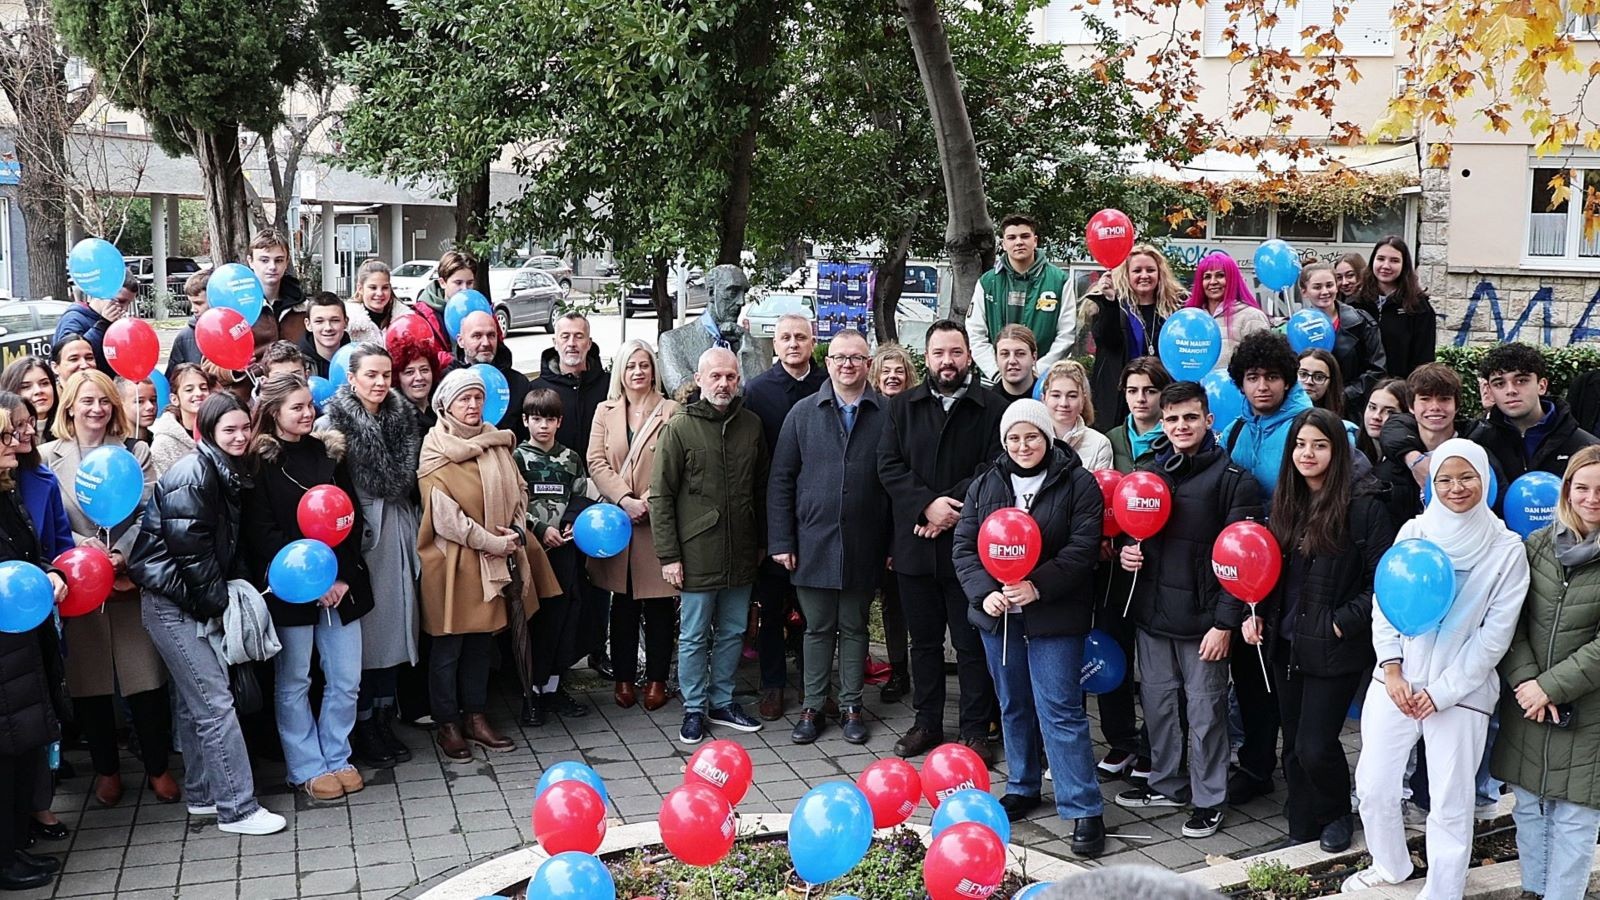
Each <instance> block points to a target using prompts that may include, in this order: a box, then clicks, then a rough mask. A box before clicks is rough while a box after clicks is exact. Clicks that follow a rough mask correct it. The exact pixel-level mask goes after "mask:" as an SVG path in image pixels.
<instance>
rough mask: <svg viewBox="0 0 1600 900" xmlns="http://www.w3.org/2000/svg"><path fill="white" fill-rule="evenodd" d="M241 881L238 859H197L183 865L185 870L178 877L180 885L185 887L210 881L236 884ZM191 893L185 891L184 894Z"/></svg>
mask: <svg viewBox="0 0 1600 900" xmlns="http://www.w3.org/2000/svg"><path fill="white" fill-rule="evenodd" d="M238 879H239V860H238V858H237V857H229V858H227V859H196V860H190V861H187V862H185V863H184V864H183V870H182V872H181V873H180V874H179V875H178V883H179V884H183V885H190V884H204V883H206V882H208V881H227V882H235V881H237V880H238ZM188 893H189V891H188V889H187V888H185V889H184V894H185V895H187V894H188Z"/></svg>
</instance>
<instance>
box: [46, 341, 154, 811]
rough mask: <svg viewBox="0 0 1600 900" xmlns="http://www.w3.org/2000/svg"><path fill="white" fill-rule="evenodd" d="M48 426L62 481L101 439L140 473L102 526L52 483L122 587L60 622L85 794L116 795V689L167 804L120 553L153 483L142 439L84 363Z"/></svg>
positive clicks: (149, 652)
mask: <svg viewBox="0 0 1600 900" xmlns="http://www.w3.org/2000/svg"><path fill="white" fill-rule="evenodd" d="M55 433H56V434H57V435H58V436H59V437H57V439H56V440H53V441H51V442H50V443H48V444H44V445H43V446H41V447H40V448H39V456H40V458H41V459H42V460H43V462H44V464H45V465H46V466H48V467H49V468H50V471H52V472H54V473H55V476H56V480H57V481H58V482H60V483H61V484H62V485H71V484H73V482H74V479H75V478H76V477H77V474H78V466H79V464H80V463H81V462H82V460H83V457H84V456H86V455H88V454H89V453H90V452H91V451H93V450H96V449H98V448H100V447H103V446H120V447H124V448H126V449H127V450H128V451H129V452H130V453H132V454H133V456H134V459H136V460H138V461H139V468H140V470H141V471H142V472H143V474H144V492H143V494H142V495H141V498H140V500H141V502H140V504H139V508H138V509H135V510H134V511H133V512H132V513H130V514H129V515H128V517H127V518H126V519H125V520H123V521H122V522H119V523H117V524H116V525H114V526H112V527H111V528H109V529H107V528H102V527H100V526H99V525H98V524H96V523H95V522H94V520H92V519H90V518H89V517H88V515H86V514H85V513H84V511H83V509H82V508H81V507H80V506H79V505H78V499H77V493H76V492H75V491H74V490H72V489H71V488H70V487H65V488H63V490H62V491H61V499H62V502H63V503H64V504H65V505H66V508H67V520H68V521H69V522H71V524H72V536H73V539H74V540H75V541H77V543H78V544H79V545H80V546H90V547H96V548H98V549H100V550H104V551H105V552H106V554H107V555H108V556H110V557H111V565H112V569H113V571H115V572H116V574H117V577H118V579H119V581H120V583H122V584H125V585H127V586H128V588H127V590H123V591H116V590H114V591H113V592H112V594H111V599H110V600H109V601H107V603H106V604H105V606H104V607H102V609H101V611H100V612H99V613H96V614H94V615H89V616H74V617H72V618H69V619H66V620H64V622H63V625H62V629H63V637H64V639H65V641H66V646H67V693H68V695H69V696H71V697H72V705H73V709H74V712H75V714H76V715H75V718H76V719H77V722H78V726H79V727H80V728H82V729H83V735H84V738H85V739H86V740H87V741H88V742H89V755H90V758H91V759H92V760H93V762H94V770H95V777H94V785H93V793H94V797H95V800H96V801H97V802H98V803H99V804H100V805H101V806H115V805H117V803H118V802H120V801H121V799H122V774H121V762H120V754H119V753H118V751H117V717H116V710H115V705H114V703H113V699H114V697H115V696H116V695H117V694H119V693H120V694H121V695H122V697H123V698H124V699H126V700H127V701H128V706H129V707H130V708H131V709H132V711H133V722H132V724H133V728H134V732H135V733H136V734H137V735H138V736H139V749H140V755H141V757H142V762H143V763H144V770H145V778H146V780H147V781H148V782H149V784H150V788H151V789H152V790H153V791H155V795H156V799H157V800H160V801H161V802H163V803H172V802H174V801H176V800H177V799H178V797H179V795H180V794H181V791H180V790H179V788H178V783H177V782H176V781H174V780H173V778H172V775H171V774H169V773H168V771H167V754H168V746H169V744H170V743H171V741H172V734H171V721H170V719H169V711H170V706H169V705H168V701H167V670H166V668H165V666H163V665H162V662H161V655H160V654H159V653H157V652H156V647H155V645H154V644H153V643H151V641H150V635H149V633H148V632H146V631H145V627H144V623H143V620H142V619H141V618H140V610H139V595H138V593H137V592H136V591H134V590H133V589H132V584H131V582H128V581H127V572H128V559H129V557H131V556H132V553H133V544H134V540H135V539H136V538H137V537H138V533H139V527H138V526H139V520H140V515H141V513H142V511H143V509H144V501H148V500H149V499H150V492H151V489H152V488H153V487H154V485H155V482H156V472H155V467H154V465H153V464H152V462H151V457H150V448H149V447H147V446H146V445H145V443H144V442H143V441H137V440H133V439H131V435H132V433H133V425H132V423H130V422H129V421H128V414H127V412H126V410H125V409H124V407H123V405H122V398H121V395H120V394H119V393H118V392H117V388H116V385H115V384H113V383H112V381H111V378H110V376H108V375H106V374H105V373H103V372H101V371H100V370H98V369H85V370H84V371H82V372H78V373H77V374H75V375H73V376H71V377H69V378H68V379H67V380H66V383H65V384H64V385H63V386H62V389H61V402H60V403H59V404H57V405H56V421H55Z"/></svg>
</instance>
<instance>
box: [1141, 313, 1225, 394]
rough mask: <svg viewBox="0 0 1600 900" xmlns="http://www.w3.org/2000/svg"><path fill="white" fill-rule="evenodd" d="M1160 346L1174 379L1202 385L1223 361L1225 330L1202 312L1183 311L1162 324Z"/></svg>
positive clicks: (1208, 314) (1164, 360)
mask: <svg viewBox="0 0 1600 900" xmlns="http://www.w3.org/2000/svg"><path fill="white" fill-rule="evenodd" d="M1157 344H1158V345H1159V346H1160V350H1161V364H1162V365H1164V366H1166V367H1167V371H1168V372H1171V373H1172V377H1173V378H1175V379H1177V380H1178V381H1199V380H1200V379H1201V378H1202V377H1203V376H1204V375H1205V374H1206V373H1207V372H1209V371H1211V369H1212V368H1213V367H1215V366H1216V364H1217V360H1218V359H1221V358H1222V329H1220V328H1218V327H1217V320H1216V319H1213V318H1211V314H1210V313H1208V312H1206V311H1205V310H1203V309H1196V308H1193V307H1190V308H1187V309H1180V310H1178V311H1177V312H1175V313H1173V314H1172V315H1171V316H1170V317H1169V318H1168V319H1167V321H1166V322H1165V323H1163V324H1162V326H1161V339H1160V340H1159V341H1157Z"/></svg>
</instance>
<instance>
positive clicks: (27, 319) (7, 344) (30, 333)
mask: <svg viewBox="0 0 1600 900" xmlns="http://www.w3.org/2000/svg"><path fill="white" fill-rule="evenodd" d="M71 305H72V304H71V303H68V302H66V301H65V300H5V301H0V359H3V362H0V367H3V366H6V365H10V364H11V362H12V360H15V359H18V358H20V357H23V356H29V355H32V356H43V357H45V358H46V359H49V358H50V342H51V340H52V339H54V338H55V335H56V323H57V322H59V321H60V320H61V314H62V313H65V312H66V311H67V307H69V306H71Z"/></svg>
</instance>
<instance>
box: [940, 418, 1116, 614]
mask: <svg viewBox="0 0 1600 900" xmlns="http://www.w3.org/2000/svg"><path fill="white" fill-rule="evenodd" d="M1048 460H1049V461H1048V463H1047V464H1046V468H1045V476H1044V483H1043V484H1041V485H1040V486H1039V493H1038V496H1036V497H1034V499H1033V506H1032V509H1031V510H1030V512H1031V514H1032V516H1033V520H1034V521H1035V522H1038V523H1039V536H1040V538H1041V542H1042V546H1041V548H1040V552H1039V564H1038V565H1036V566H1034V569H1033V571H1032V572H1030V573H1029V574H1028V580H1029V581H1032V582H1033V585H1034V587H1036V588H1038V589H1039V599H1038V600H1037V601H1035V602H1033V603H1030V604H1028V605H1027V606H1024V607H1023V608H1022V625H1023V629H1024V631H1025V632H1026V633H1027V634H1028V635H1029V636H1031V637H1060V636H1063V635H1078V634H1088V633H1089V629H1090V627H1091V626H1092V625H1093V623H1094V601H1095V596H1094V567H1095V565H1096V564H1097V563H1098V562H1099V561H1100V530H1101V527H1102V522H1103V521H1104V518H1105V500H1104V499H1103V498H1102V495H1101V493H1100V486H1099V485H1098V484H1097V483H1095V480H1094V476H1093V475H1090V474H1089V470H1087V469H1085V468H1084V467H1083V463H1082V462H1081V461H1080V460H1079V459H1078V454H1077V453H1075V452H1073V450H1072V449H1071V448H1070V447H1065V446H1062V445H1061V444H1056V445H1055V446H1054V447H1052V448H1051V451H1050V456H1049V457H1048ZM1010 469H1011V466H1010V459H1009V458H1007V457H1002V458H1001V459H1000V460H998V461H997V462H996V463H995V465H993V466H991V467H989V468H988V469H986V470H984V473H983V474H982V475H980V476H978V477H977V478H974V479H973V480H972V484H971V485H970V486H969V487H968V488H967V496H966V505H965V506H963V507H962V509H961V521H959V522H957V523H956V532H955V534H956V536H955V547H954V558H955V566H956V575H957V576H958V577H960V579H961V588H962V590H964V591H966V594H967V602H968V604H969V606H968V608H967V620H968V621H969V622H971V623H972V624H973V625H975V626H977V627H978V628H982V629H983V630H985V631H988V632H990V633H991V634H992V633H994V632H997V631H999V630H1000V619H999V618H998V617H996V616H991V615H989V614H988V613H986V612H984V611H983V598H985V597H987V596H989V594H990V592H992V591H997V590H999V589H1000V582H998V581H996V580H995V579H994V577H993V576H992V575H990V574H989V573H988V571H986V570H985V569H984V568H983V562H982V560H981V559H980V558H979V556H978V527H979V526H980V525H982V524H983V520H984V519H987V518H988V517H989V514H990V513H992V512H994V511H995V510H997V509H1001V508H1004V507H1007V506H1016V505H1017V500H1016V494H1015V493H1014V492H1013V491H1012V486H1011V475H1010V474H1009V472H1010Z"/></svg>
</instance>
